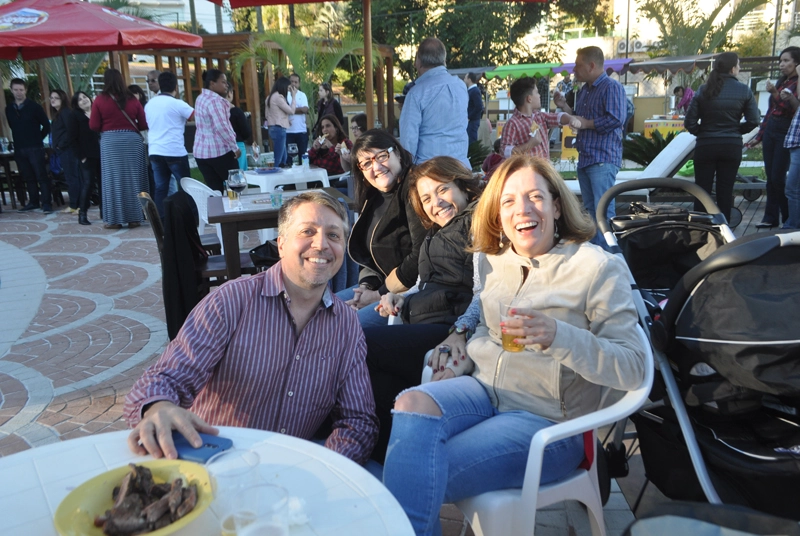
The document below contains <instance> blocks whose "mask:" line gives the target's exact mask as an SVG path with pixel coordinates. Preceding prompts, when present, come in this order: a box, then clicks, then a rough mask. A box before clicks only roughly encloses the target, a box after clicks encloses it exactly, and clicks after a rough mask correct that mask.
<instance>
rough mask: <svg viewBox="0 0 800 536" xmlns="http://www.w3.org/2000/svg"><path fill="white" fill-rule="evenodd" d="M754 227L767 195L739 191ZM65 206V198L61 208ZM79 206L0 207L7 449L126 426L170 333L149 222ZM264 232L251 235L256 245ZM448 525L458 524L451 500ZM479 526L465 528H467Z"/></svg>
mask: <svg viewBox="0 0 800 536" xmlns="http://www.w3.org/2000/svg"><path fill="white" fill-rule="evenodd" d="M737 201H738V204H739V205H740V207H741V208H742V211H743V213H744V221H743V222H742V225H740V227H739V229H737V235H741V234H750V233H751V232H754V231H755V229H754V226H753V225H754V224H755V223H756V222H758V221H760V215H761V214H762V213H763V202H762V201H763V200H760V201H756V202H754V203H748V202H746V201H742V200H741V198H739V199H738V200H737ZM61 208H63V207H61ZM89 218H90V220H92V221H93V222H94V224H93V225H91V226H81V225H78V222H77V216H73V215H67V214H62V213H54V214H50V215H44V214H42V213H41V212H28V213H24V214H19V213H16V212H13V211H11V210H10V205H6V206H4V207H3V212H2V214H0V456H7V455H11V454H14V453H15V452H19V451H22V450H25V449H29V448H32V447H36V446H39V445H46V444H48V443H53V442H56V441H63V440H68V439H72V438H75V437H82V436H85V435H90V434H96V433H103V432H107V431H113V430H122V429H125V428H126V425H125V423H124V421H123V420H122V415H121V410H122V403H123V399H124V397H125V395H126V393H127V392H128V390H129V388H130V386H131V385H132V383H133V381H134V380H135V379H136V378H137V377H138V376H139V375H140V374H141V373H142V371H143V370H144V369H145V368H146V367H147V366H148V365H150V364H151V363H152V362H153V361H154V360H155V359H156V358H157V357H158V356H159V355H160V354H161V352H162V350H163V349H164V347H165V345H166V343H167V332H166V325H165V322H164V311H163V306H162V294H161V269H160V263H159V258H158V252H157V250H156V243H155V240H154V238H153V235H152V233H151V230H150V228H149V226H147V225H146V224H145V225H143V226H142V227H139V228H137V229H127V228H126V229H122V230H118V231H113V230H105V229H103V227H102V222H100V221H98V219H99V214H98V211H97V210H96V209H92V210H91V211H90V213H89ZM256 239H257V236H256V235H255V233H253V235H252V236H248V237H246V243H245V247H247V246H248V245H249V246H250V247H252V245H254V244H255V241H256ZM614 490H615V492H614V493H613V494H612V498H611V500H610V501H609V504H608V505H607V506H606V516H607V517H606V524H607V527H608V529H609V534H612V535H613V534H621V532H622V530H623V529H624V528H625V526H627V525H628V523H630V522H631V521H632V520H633V515H632V514H631V513H630V508H629V507H628V502H630V501H631V500H632V499H631V498H630V497H629V498H628V501H626V499H625V497H623V495H622V493H620V492H619V488H618V487H616V485H615V488H614ZM442 520H443V523H444V528H445V535H446V536H456V535H459V534H461V532H462V525H463V524H462V517H461V515H460V514H459V513H458V511H457V510H456V509H455V507H453V506H446V507H445V508H444V509H443V510H442ZM538 522H539V528H537V534H544V535H551V534H552V535H556V534H557V535H562V534H563V535H572V534H587V533H588V520H587V518H586V514H585V512H584V511H583V510H582V508H581V507H579V506H578V505H577V504H572V503H568V504H566V505H559V506H557V507H555V508H551V509H546V510H543V511H542V512H541V513H540V514H539V516H538ZM471 533H472V531H471V530H470V529H469V528H467V529H466V534H471Z"/></svg>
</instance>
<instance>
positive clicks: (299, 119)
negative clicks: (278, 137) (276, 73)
mask: <svg viewBox="0 0 800 536" xmlns="http://www.w3.org/2000/svg"><path fill="white" fill-rule="evenodd" d="M289 81H290V82H291V83H292V86H294V87H295V88H297V96H296V98H297V106H295V108H294V115H292V116H290V117H289V123H290V125H289V128H287V129H286V148H287V151H288V148H289V144H290V143H296V144H297V150H298V151H300V154H303V153H305V152H306V151H308V126H306V115H307V114H308V97H306V94H305V93H303V92H302V91H300V75H298V74H297V73H292V74H291V75H290V76H289ZM286 99H287V100H288V102H289V105H290V106H291V104H292V94H291V93H289V94H288V95H287V96H286Z"/></svg>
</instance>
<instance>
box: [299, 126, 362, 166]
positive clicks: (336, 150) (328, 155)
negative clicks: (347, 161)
mask: <svg viewBox="0 0 800 536" xmlns="http://www.w3.org/2000/svg"><path fill="white" fill-rule="evenodd" d="M320 127H321V133H322V135H321V136H320V137H319V138H317V139H316V140H314V144H313V145H312V146H311V149H310V150H309V151H308V160H309V161H310V162H311V163H312V164H314V165H315V166H319V167H321V168H324V169H326V170H327V171H328V175H341V174H342V173H344V169H343V168H342V161H341V154H342V152H345V151H346V152H347V153H349V152H350V150H351V149H352V148H353V142H352V141H350V140H349V139H348V138H347V135H346V134H345V133H344V129H343V128H342V125H341V124H340V123H339V120H338V119H336V116H334V115H332V114H331V115H325V116H322V119H321V120H320Z"/></svg>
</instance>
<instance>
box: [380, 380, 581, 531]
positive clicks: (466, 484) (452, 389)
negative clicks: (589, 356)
mask: <svg viewBox="0 0 800 536" xmlns="http://www.w3.org/2000/svg"><path fill="white" fill-rule="evenodd" d="M412 389H413V390H419V391H422V392H424V393H426V394H427V395H429V396H430V397H431V398H433V399H434V400H435V401H436V403H437V404H438V405H439V408H440V409H441V410H442V416H441V417H434V416H431V415H421V414H416V413H406V412H401V411H395V412H394V419H393V421H392V435H391V438H390V439H389V448H388V450H387V453H386V464H385V465H384V470H383V482H384V484H385V485H386V487H387V488H389V491H391V492H392V494H394V496H395V497H396V498H397V500H398V501H399V502H400V505H401V506H402V507H403V509H404V510H405V512H406V515H408V518H409V519H410V520H411V525H412V526H413V527H414V531H415V533H416V534H417V536H419V535H437V536H438V535H440V534H441V533H442V528H441V525H440V523H439V509H440V508H441V506H442V504H444V503H450V502H453V501H458V500H460V499H464V498H466V497H471V496H473V495H478V494H480V493H484V492H487V491H492V490H497V489H506V488H521V487H522V480H523V478H524V476H525V464H526V463H527V461H528V451H529V449H530V442H531V439H532V438H533V436H534V434H536V432H538V431H539V430H541V429H542V428H546V427H548V426H550V425H552V424H553V423H552V422H551V421H549V420H547V419H545V418H543V417H539V416H537V415H533V414H532V413H528V412H527V411H506V412H502V413H501V412H499V411H498V410H497V409H496V408H495V407H494V406H492V403H491V400H490V399H489V396H488V395H487V394H486V391H485V390H484V388H483V387H482V386H481V384H480V383H478V381H477V380H475V379H474V378H472V377H471V376H461V377H459V378H455V379H451V380H444V381H439V382H432V383H426V384H424V385H420V386H418V387H414V388H412ZM582 460H583V438H582V436H576V437H571V438H569V439H565V440H562V441H559V442H556V443H553V444H552V445H550V446H548V447H547V450H546V451H545V456H544V462H543V464H542V480H541V481H542V483H547V482H552V481H554V480H558V479H559V478H562V477H563V476H565V475H566V474H568V473H569V472H571V471H572V470H574V469H575V468H576V467H577V466H578V465H579V464H580V463H581V461H582Z"/></svg>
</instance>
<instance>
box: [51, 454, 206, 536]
mask: <svg viewBox="0 0 800 536" xmlns="http://www.w3.org/2000/svg"><path fill="white" fill-rule="evenodd" d="M137 465H141V466H144V467H147V468H148V469H150V471H152V473H153V480H154V481H155V483H156V484H162V483H164V482H172V481H173V480H175V479H176V478H178V477H180V478H182V479H183V482H184V486H187V485H191V484H196V485H197V505H196V506H195V507H194V509H193V510H192V511H191V512H189V513H188V514H187V515H186V516H185V517H182V518H181V519H179V520H178V521H176V522H175V523H172V524H170V525H167V526H166V527H164V528H163V529H159V530H156V531H153V532H150V533H149V534H150V535H152V536H161V535H164V534H172V533H173V532H175V531H177V530H178V529H181V528H183V527H185V526H186V525H188V524H189V523H191V522H192V521H193V520H194V519H195V518H197V516H199V515H200V514H201V513H203V511H204V510H205V509H206V508H208V505H209V504H211V500H212V498H213V495H212V493H211V481H210V480H209V478H208V472H207V471H206V469H205V467H203V466H202V465H199V464H196V463H194V462H187V461H183V460H151V461H146V462H140V463H138V464H137ZM130 470H131V468H130V467H129V466H128V465H125V466H124V467H118V468H116V469H112V470H111V471H108V472H105V473H103V474H102V475H98V476H96V477H94V478H92V479H91V480H87V481H86V482H84V483H83V484H81V485H80V486H78V487H77V488H75V489H74V490H72V492H70V494H69V495H67V496H66V497H64V500H63V501H61V504H59V505H58V509H57V510H56V516H55V518H54V520H53V522H54V524H55V526H56V530H57V531H58V533H59V534H61V536H78V535H97V536H102V534H103V529H102V528H98V527H95V526H94V518H95V516H98V515H102V514H104V513H105V512H106V510H110V509H111V507H112V506H114V501H113V500H112V498H111V494H112V493H113V491H114V488H115V487H116V486H119V485H120V483H121V482H122V478H123V477H124V476H125V475H126V474H127V473H128V472H129V471H130Z"/></svg>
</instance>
